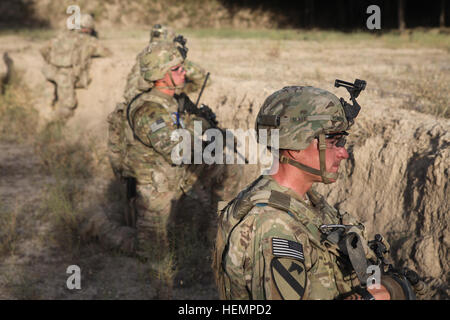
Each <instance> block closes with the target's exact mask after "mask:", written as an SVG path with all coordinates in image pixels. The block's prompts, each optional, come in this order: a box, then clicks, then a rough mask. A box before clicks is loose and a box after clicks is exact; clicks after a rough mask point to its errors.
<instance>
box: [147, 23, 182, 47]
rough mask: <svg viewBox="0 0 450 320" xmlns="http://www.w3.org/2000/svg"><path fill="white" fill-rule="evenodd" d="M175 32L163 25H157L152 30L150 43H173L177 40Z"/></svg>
mask: <svg viewBox="0 0 450 320" xmlns="http://www.w3.org/2000/svg"><path fill="white" fill-rule="evenodd" d="M175 36H176V34H175V32H174V31H173V30H172V29H171V28H169V27H167V26H165V25H161V24H155V25H154V26H153V27H152V29H151V30H150V43H152V42H155V41H172V40H173V38H175Z"/></svg>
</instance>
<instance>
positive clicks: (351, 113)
mask: <svg viewBox="0 0 450 320" xmlns="http://www.w3.org/2000/svg"><path fill="white" fill-rule="evenodd" d="M366 84H367V82H366V81H365V80H359V79H355V82H354V83H351V82H347V81H343V80H338V79H336V81H335V82H334V86H335V87H336V88H339V87H344V88H346V89H347V91H348V93H350V100H351V101H352V102H353V105H351V104H349V103H348V102H346V101H345V100H344V98H341V99H340V101H341V104H342V107H343V108H344V112H345V117H346V118H347V121H348V122H349V124H350V125H352V124H353V120H354V119H355V118H356V116H357V115H358V113H359V110H361V106H360V105H359V104H358V102H356V98H358V96H359V94H360V93H361V91H363V90H364V89H365V88H366Z"/></svg>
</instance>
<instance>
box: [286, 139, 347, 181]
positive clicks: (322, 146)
mask: <svg viewBox="0 0 450 320" xmlns="http://www.w3.org/2000/svg"><path fill="white" fill-rule="evenodd" d="M326 149H327V144H326V142H325V134H323V133H321V134H319V162H320V170H317V169H314V168H311V167H308V166H306V165H304V164H302V163H300V162H298V161H295V160H293V159H291V158H288V157H286V156H284V155H282V156H281V157H280V163H287V164H290V165H291V166H294V167H296V168H298V169H300V170H303V171H306V172H309V173H312V174H314V175H316V176H320V177H322V182H323V183H325V184H330V183H332V182H333V180H334V181H336V180H337V178H338V173H337V172H334V173H333V172H327V171H326V164H325V150H326Z"/></svg>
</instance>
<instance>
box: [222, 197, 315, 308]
mask: <svg viewBox="0 0 450 320" xmlns="http://www.w3.org/2000/svg"><path fill="white" fill-rule="evenodd" d="M230 243H232V244H233V245H231V246H230V253H231V256H230V254H228V256H230V257H232V258H231V259H229V261H227V272H228V273H229V272H230V270H231V271H232V270H233V269H234V270H235V271H234V273H235V274H237V272H236V271H237V268H243V273H244V276H243V278H244V279H245V280H244V281H245V284H244V283H242V285H240V286H239V285H237V286H233V285H232V286H231V287H232V288H233V287H234V291H235V292H234V293H233V299H234V298H237V299H239V298H245V297H244V293H243V292H239V289H238V288H245V291H247V292H251V297H248V298H250V299H257V300H260V299H264V300H266V299H267V300H279V299H285V300H299V299H304V298H305V289H306V283H307V275H306V264H307V263H308V264H309V261H310V257H309V253H310V252H311V249H310V244H309V242H308V237H307V236H306V235H304V234H302V233H301V232H300V233H299V231H298V230H297V229H296V227H295V220H294V219H293V218H292V217H290V216H289V214H288V213H286V212H284V211H281V210H277V209H274V208H272V207H268V206H265V207H254V208H253V209H252V210H251V211H250V213H249V215H248V216H247V218H246V219H245V220H244V221H243V222H242V223H241V224H240V226H239V228H237V230H236V232H233V234H232V237H231V241H230ZM239 253H240V254H241V255H240V256H239ZM233 256H234V258H233ZM233 260H234V263H233V262H232V261H233ZM306 260H308V262H307V261H306ZM238 265H240V267H238ZM232 272H233V271H232ZM231 278H232V279H233V277H231ZM235 279H237V278H235ZM236 281H239V280H236ZM232 291H233V289H232ZM236 291H237V292H236Z"/></svg>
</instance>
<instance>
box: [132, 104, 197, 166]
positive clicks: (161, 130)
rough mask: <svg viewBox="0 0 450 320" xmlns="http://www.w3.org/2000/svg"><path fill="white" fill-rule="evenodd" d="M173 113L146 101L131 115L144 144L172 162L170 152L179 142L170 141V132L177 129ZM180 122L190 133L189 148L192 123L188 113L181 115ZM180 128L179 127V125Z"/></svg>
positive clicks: (177, 140) (176, 140)
mask: <svg viewBox="0 0 450 320" xmlns="http://www.w3.org/2000/svg"><path fill="white" fill-rule="evenodd" d="M175 117H176V115H175V114H170V113H169V112H168V111H167V110H166V109H165V108H163V107H162V106H161V105H159V104H157V103H154V102H146V103H145V104H144V105H143V106H142V107H140V108H139V109H138V110H136V112H135V113H134V115H133V123H134V132H135V134H136V135H137V136H138V137H139V138H140V139H141V140H142V141H143V142H145V143H146V144H148V145H151V146H152V147H153V148H154V149H155V151H156V152H158V153H159V154H161V155H162V156H163V157H164V159H165V160H166V161H167V162H169V163H170V164H173V162H172V159H171V154H172V150H173V148H174V147H175V146H176V145H178V144H179V143H180V140H179V139H175V141H172V139H171V137H172V133H173V132H174V131H175V130H177V129H178V127H177V125H176V123H175V119H176V118H175ZM181 122H182V123H183V125H184V129H187V130H188V131H189V132H190V134H191V149H192V148H193V141H194V139H193V138H192V137H193V134H194V123H193V121H192V119H191V118H190V116H189V115H186V116H185V115H183V116H182V118H181ZM180 128H181V127H180Z"/></svg>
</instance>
